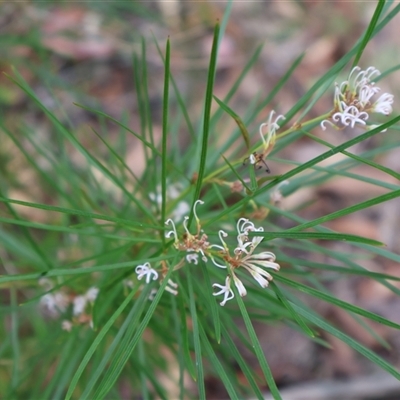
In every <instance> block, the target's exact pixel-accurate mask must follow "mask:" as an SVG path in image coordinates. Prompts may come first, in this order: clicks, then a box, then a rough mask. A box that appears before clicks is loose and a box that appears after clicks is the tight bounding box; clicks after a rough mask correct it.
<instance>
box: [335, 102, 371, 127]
mask: <svg viewBox="0 0 400 400" xmlns="http://www.w3.org/2000/svg"><path fill="white" fill-rule="evenodd" d="M368 116H369V115H368V113H366V112H365V111H360V110H359V109H358V108H357V107H355V106H348V107H346V108H345V109H344V111H343V112H337V113H335V114H333V115H332V120H333V121H335V122H340V123H341V124H342V125H343V126H349V125H350V126H351V127H352V128H354V126H355V124H357V123H358V124H361V125H365V124H366V123H365V120H367V119H368Z"/></svg>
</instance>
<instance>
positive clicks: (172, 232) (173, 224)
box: [165, 218, 179, 242]
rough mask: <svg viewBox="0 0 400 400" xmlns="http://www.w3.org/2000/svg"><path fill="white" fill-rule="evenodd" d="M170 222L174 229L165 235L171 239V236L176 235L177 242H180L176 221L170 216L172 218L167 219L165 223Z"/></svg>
mask: <svg viewBox="0 0 400 400" xmlns="http://www.w3.org/2000/svg"><path fill="white" fill-rule="evenodd" d="M169 224H171V225H172V231H169V232H167V233H166V235H165V237H166V238H168V239H169V238H170V237H171V236H174V238H175V242H178V241H179V240H178V234H177V232H176V227H175V223H174V221H172V219H171V218H170V219H167V220H166V221H165V225H169Z"/></svg>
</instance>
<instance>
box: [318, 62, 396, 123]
mask: <svg viewBox="0 0 400 400" xmlns="http://www.w3.org/2000/svg"><path fill="white" fill-rule="evenodd" d="M379 75H380V72H379V71H378V70H377V69H376V68H375V67H369V68H367V69H366V70H361V68H360V67H354V68H353V69H352V71H351V72H350V74H349V77H348V79H347V80H346V81H344V82H342V83H341V84H340V85H338V84H336V88H335V94H334V101H333V103H334V111H333V113H332V114H331V117H330V118H329V119H326V120H324V121H322V122H321V127H322V129H324V130H325V129H326V126H325V125H326V123H329V124H330V125H331V126H333V127H335V128H336V129H342V128H344V127H346V126H350V127H351V128H354V127H355V126H356V125H362V126H365V125H366V121H367V119H368V118H369V113H371V112H374V113H380V114H384V115H389V114H390V113H391V112H392V111H393V109H392V104H393V101H394V96H393V95H392V94H389V93H384V94H382V95H381V96H380V97H379V98H378V99H377V100H376V101H375V102H373V97H374V96H375V95H376V94H377V93H379V92H380V91H381V89H380V88H379V87H378V86H376V85H375V82H373V81H372V80H373V79H374V78H376V77H377V76H379Z"/></svg>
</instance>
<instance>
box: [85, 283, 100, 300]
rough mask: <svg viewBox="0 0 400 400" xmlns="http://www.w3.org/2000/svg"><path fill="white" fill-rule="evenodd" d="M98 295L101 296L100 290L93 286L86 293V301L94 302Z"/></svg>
mask: <svg viewBox="0 0 400 400" xmlns="http://www.w3.org/2000/svg"><path fill="white" fill-rule="evenodd" d="M98 294H99V288H97V287H94V286H93V287H91V288H89V290H88V291H87V292H86V294H85V297H86V300H88V301H90V302H94V301H95V300H96V298H97V295H98Z"/></svg>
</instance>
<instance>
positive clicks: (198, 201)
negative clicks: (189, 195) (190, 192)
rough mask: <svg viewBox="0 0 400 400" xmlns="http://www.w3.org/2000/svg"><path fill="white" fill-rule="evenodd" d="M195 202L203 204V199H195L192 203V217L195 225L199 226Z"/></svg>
mask: <svg viewBox="0 0 400 400" xmlns="http://www.w3.org/2000/svg"><path fill="white" fill-rule="evenodd" d="M197 204H204V201H202V200H196V201H195V203H194V205H193V214H194V218H195V220H196V223H197V227H199V226H200V219H199V217H198V216H197V211H196V207H197Z"/></svg>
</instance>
